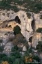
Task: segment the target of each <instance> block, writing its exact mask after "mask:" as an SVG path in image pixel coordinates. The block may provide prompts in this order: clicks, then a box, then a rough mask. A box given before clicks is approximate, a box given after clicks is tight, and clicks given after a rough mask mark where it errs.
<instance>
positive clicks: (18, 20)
mask: <svg viewBox="0 0 42 64" xmlns="http://www.w3.org/2000/svg"><path fill="white" fill-rule="evenodd" d="M15 21H16V22H17V23H19V24H21V21H20V19H19V17H18V16H16V17H15Z"/></svg>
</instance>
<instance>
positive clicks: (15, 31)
mask: <svg viewBox="0 0 42 64" xmlns="http://www.w3.org/2000/svg"><path fill="white" fill-rule="evenodd" d="M13 31H14V34H15V35H16V34H19V33H20V32H21V29H20V27H19V26H18V25H17V26H15V27H14V29H13Z"/></svg>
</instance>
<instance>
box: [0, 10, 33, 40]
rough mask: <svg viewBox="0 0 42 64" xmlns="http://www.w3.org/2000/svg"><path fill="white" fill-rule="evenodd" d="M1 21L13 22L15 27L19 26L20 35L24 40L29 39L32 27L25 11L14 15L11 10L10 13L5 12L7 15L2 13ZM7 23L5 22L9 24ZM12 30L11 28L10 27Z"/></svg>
mask: <svg viewBox="0 0 42 64" xmlns="http://www.w3.org/2000/svg"><path fill="white" fill-rule="evenodd" d="M7 14H8V15H9V17H8V16H7ZM6 18H8V19H6ZM0 19H1V21H6V20H9V21H10V20H13V19H14V20H15V22H16V23H17V25H19V26H20V28H21V33H22V34H23V36H24V37H26V39H27V40H28V39H29V37H30V34H31V32H32V31H33V30H32V27H31V22H32V19H28V17H27V15H26V12H25V11H19V12H17V13H14V12H13V11H12V10H10V11H7V13H4V12H3V13H2V12H1V17H0ZM9 21H7V22H9ZM7 22H6V23H5V22H4V24H8V25H11V26H12V24H14V23H13V22H12V21H11V22H10V23H7ZM12 28H13V26H12Z"/></svg>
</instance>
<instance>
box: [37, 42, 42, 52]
mask: <svg viewBox="0 0 42 64" xmlns="http://www.w3.org/2000/svg"><path fill="white" fill-rule="evenodd" d="M36 49H37V50H38V52H39V53H40V52H42V41H39V42H38V45H37V46H36Z"/></svg>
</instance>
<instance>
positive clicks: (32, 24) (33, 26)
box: [31, 20, 35, 31]
mask: <svg viewBox="0 0 42 64" xmlns="http://www.w3.org/2000/svg"><path fill="white" fill-rule="evenodd" d="M31 26H32V29H33V31H35V20H32V23H31Z"/></svg>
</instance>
